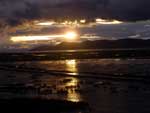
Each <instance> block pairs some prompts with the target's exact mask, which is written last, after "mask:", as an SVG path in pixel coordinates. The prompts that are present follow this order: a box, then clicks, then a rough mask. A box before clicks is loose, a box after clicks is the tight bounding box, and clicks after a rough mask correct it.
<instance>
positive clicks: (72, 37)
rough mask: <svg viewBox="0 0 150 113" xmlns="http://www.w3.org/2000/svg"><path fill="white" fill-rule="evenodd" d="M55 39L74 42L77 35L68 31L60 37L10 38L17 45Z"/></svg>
mask: <svg viewBox="0 0 150 113" xmlns="http://www.w3.org/2000/svg"><path fill="white" fill-rule="evenodd" d="M56 38H59V39H61V40H65V41H75V40H76V39H77V33H76V32H73V31H70V32H67V33H65V34H61V35H41V36H12V37H11V39H10V40H11V41H12V42H14V43H18V42H30V41H49V40H52V39H56Z"/></svg>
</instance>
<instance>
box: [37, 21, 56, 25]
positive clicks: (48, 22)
mask: <svg viewBox="0 0 150 113" xmlns="http://www.w3.org/2000/svg"><path fill="white" fill-rule="evenodd" d="M53 24H55V22H54V21H47V22H39V23H37V24H36V25H38V26H51V25H53Z"/></svg>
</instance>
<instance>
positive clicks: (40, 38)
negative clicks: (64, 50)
mask: <svg viewBox="0 0 150 113" xmlns="http://www.w3.org/2000/svg"><path fill="white" fill-rule="evenodd" d="M63 36H64V35H45V36H13V37H11V39H10V40H11V41H13V42H27V41H44V40H51V39H52V38H57V37H63Z"/></svg>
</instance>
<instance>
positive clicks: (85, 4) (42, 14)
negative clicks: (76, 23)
mask: <svg viewBox="0 0 150 113" xmlns="http://www.w3.org/2000/svg"><path fill="white" fill-rule="evenodd" d="M149 5H150V1H149V0H0V20H1V24H3V23H6V24H8V25H12V26H13V25H16V24H20V23H21V22H24V21H25V20H34V19H43V18H44V19H49V18H54V19H60V18H73V19H74V18H87V19H93V18H95V17H101V18H107V19H117V20H124V21H137V20H145V19H149V18H150V15H149V11H150V7H149Z"/></svg>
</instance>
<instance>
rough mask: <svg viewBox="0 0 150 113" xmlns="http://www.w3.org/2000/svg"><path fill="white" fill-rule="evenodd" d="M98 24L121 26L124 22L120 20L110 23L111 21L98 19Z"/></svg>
mask: <svg viewBox="0 0 150 113" xmlns="http://www.w3.org/2000/svg"><path fill="white" fill-rule="evenodd" d="M96 23H97V24H121V23H122V22H121V21H118V20H112V21H109V20H105V19H101V18H98V19H96Z"/></svg>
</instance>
